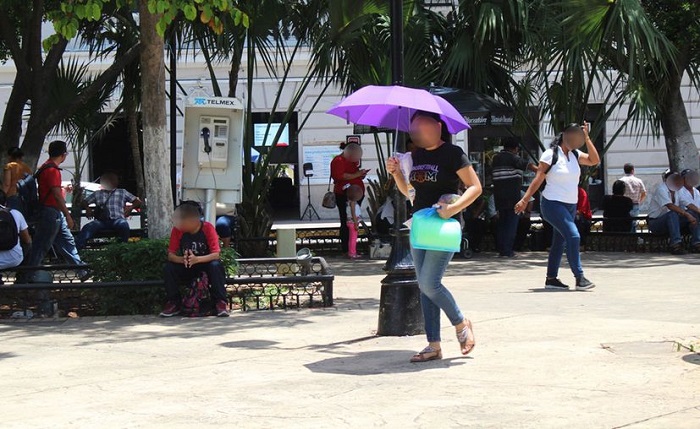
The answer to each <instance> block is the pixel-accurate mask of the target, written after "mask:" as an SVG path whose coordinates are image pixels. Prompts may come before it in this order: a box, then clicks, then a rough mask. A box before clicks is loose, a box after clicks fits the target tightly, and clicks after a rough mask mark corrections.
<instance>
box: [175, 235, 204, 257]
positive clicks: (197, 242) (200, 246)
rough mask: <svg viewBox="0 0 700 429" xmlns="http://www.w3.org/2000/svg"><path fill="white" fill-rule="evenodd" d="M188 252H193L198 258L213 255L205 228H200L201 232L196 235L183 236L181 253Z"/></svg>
mask: <svg viewBox="0 0 700 429" xmlns="http://www.w3.org/2000/svg"><path fill="white" fill-rule="evenodd" d="M186 250H191V251H192V253H194V254H195V255H196V256H206V255H208V254H210V253H211V250H210V249H209V242H208V240H207V236H206V234H205V233H204V228H199V231H197V232H195V233H194V234H190V233H187V232H186V233H183V234H182V238H180V251H181V252H182V253H183V254H184V253H185V251H186Z"/></svg>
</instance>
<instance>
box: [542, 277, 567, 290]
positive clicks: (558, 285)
mask: <svg viewBox="0 0 700 429" xmlns="http://www.w3.org/2000/svg"><path fill="white" fill-rule="evenodd" d="M544 288H545V289H552V290H569V286H568V285H565V284H564V283H562V282H561V280H559V279H557V278H554V279H547V281H545V282H544Z"/></svg>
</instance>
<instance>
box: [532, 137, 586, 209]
mask: <svg viewBox="0 0 700 429" xmlns="http://www.w3.org/2000/svg"><path fill="white" fill-rule="evenodd" d="M557 150H558V151H559V159H557V163H556V165H552V158H553V157H554V151H553V150H552V149H547V150H546V151H544V153H542V156H541V157H540V162H544V163H545V164H548V165H552V168H551V169H550V170H549V173H547V186H546V187H545V188H544V191H542V196H543V197H545V198H546V199H548V200H549V201H559V202H562V203H566V204H577V203H578V182H579V179H580V177H581V166H580V165H579V164H578V157H576V155H575V154H574V153H573V152H569V156H568V157H567V156H566V155H564V150H563V149H562V148H561V146H558V147H557ZM576 152H577V153H578V155H579V156H581V152H579V151H576Z"/></svg>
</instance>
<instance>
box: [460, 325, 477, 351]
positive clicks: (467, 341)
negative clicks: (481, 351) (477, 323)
mask: <svg viewBox="0 0 700 429" xmlns="http://www.w3.org/2000/svg"><path fill="white" fill-rule="evenodd" d="M464 325H465V326H464V328H462V330H461V331H459V332H457V341H459V347H460V351H461V352H462V355H464V356H466V355H468V354H469V353H471V352H472V350H474V347H476V340H475V339H474V330H473V329H472V321H471V320H466V321H465V323H464Z"/></svg>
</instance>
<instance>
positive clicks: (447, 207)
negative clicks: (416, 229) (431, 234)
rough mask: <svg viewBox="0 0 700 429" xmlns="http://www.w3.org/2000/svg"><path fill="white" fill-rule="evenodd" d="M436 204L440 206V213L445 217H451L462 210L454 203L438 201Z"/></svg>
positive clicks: (438, 210)
mask: <svg viewBox="0 0 700 429" xmlns="http://www.w3.org/2000/svg"><path fill="white" fill-rule="evenodd" d="M435 205H436V206H438V207H436V209H437V213H438V215H440V217H441V218H443V219H449V218H451V217H453V216H454V215H456V214H457V213H459V212H460V210H459V207H457V206H455V205H454V204H447V203H437V204H435Z"/></svg>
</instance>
